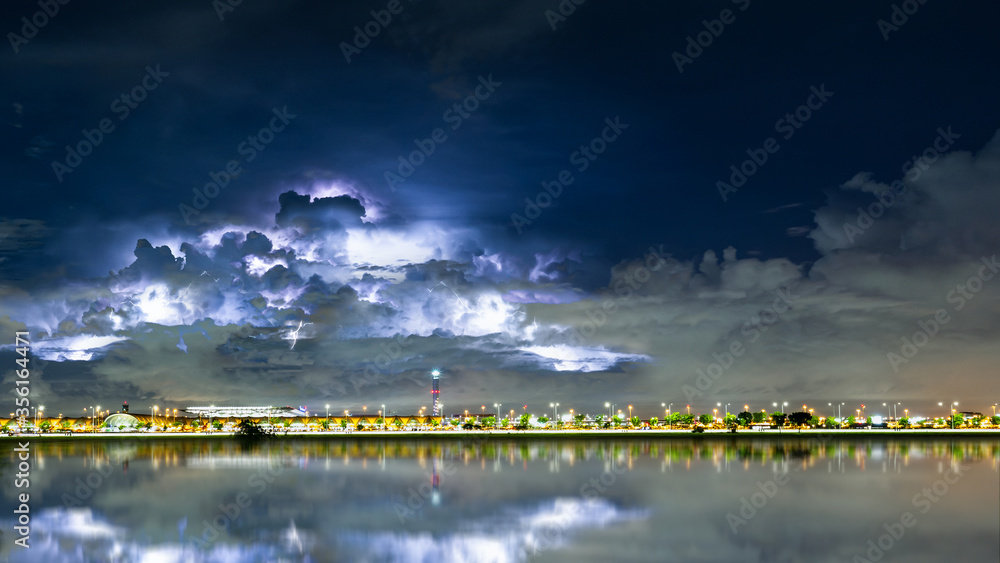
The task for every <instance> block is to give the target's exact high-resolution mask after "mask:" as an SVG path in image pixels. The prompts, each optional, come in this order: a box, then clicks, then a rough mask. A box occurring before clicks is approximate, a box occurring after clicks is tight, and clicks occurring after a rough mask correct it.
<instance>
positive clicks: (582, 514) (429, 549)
mask: <svg viewBox="0 0 1000 563" xmlns="http://www.w3.org/2000/svg"><path fill="white" fill-rule="evenodd" d="M648 516H649V511H646V510H622V509H619V508H618V507H616V506H615V505H613V504H611V503H610V502H608V501H607V500H605V499H589V500H588V499H580V498H557V499H554V500H552V501H549V502H546V503H543V504H541V505H539V506H537V507H535V508H523V509H517V510H509V511H507V513H506V514H503V515H500V516H495V517H491V518H488V519H480V520H476V521H472V522H469V523H465V524H461V525H460V526H459V528H458V529H456V530H455V531H452V532H446V533H444V534H433V533H431V532H416V533H402V532H347V533H343V534H340V539H341V542H342V546H341V547H342V548H344V549H345V550H346V551H348V552H349V553H350V554H351V558H352V560H354V561H392V562H398V563H437V562H439V561H454V562H462V561H469V562H475V563H514V562H518V561H526V560H527V559H528V557H529V555H531V554H533V553H537V552H541V551H545V550H549V549H554V548H558V547H560V546H564V545H566V544H567V543H568V539H569V537H570V536H572V535H573V534H574V533H578V532H582V531H585V530H589V529H600V528H605V527H607V526H610V525H614V524H618V523H622V522H629V521H633V520H640V519H645V518H647V517H648Z"/></svg>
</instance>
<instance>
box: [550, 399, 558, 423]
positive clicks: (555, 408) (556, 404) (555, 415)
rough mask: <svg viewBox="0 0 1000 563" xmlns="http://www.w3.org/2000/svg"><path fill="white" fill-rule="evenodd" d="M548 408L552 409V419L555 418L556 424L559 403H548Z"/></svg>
mask: <svg viewBox="0 0 1000 563" xmlns="http://www.w3.org/2000/svg"><path fill="white" fill-rule="evenodd" d="M549 406H550V407H552V408H553V409H554V410H553V411H552V412H553V413H554V414H553V418H555V419H556V422H558V421H559V403H549Z"/></svg>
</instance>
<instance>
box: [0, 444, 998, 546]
mask: <svg viewBox="0 0 1000 563" xmlns="http://www.w3.org/2000/svg"><path fill="white" fill-rule="evenodd" d="M0 447H2V448H3V451H2V456H0V460H2V461H3V466H2V470H3V473H4V476H3V487H4V489H3V490H4V499H5V503H4V504H5V507H6V508H5V510H4V512H3V513H2V514H0V520H2V522H3V528H2V530H3V536H2V538H3V546H2V548H0V555H2V556H3V557H4V558H6V557H9V558H10V561H38V562H62V561H67V562H68V561H122V562H130V561H150V562H152V561H157V562H159V561H185V562H187V561H190V562H203V561H204V562H216V561H217V562H223V561H225V562H230V561H261V562H265V561H266V562H273V561H288V562H307V561H309V562H320V561H324V562H325V561H331V562H332V561H338V562H339V561H344V562H368V561H371V562H376V561H393V562H428V563H430V562H435V563H438V562H449V561H470V562H515V561H552V562H556V561H559V562H561V561H573V562H581V561H616V562H618V561H678V562H698V561H712V562H718V561H740V562H756V561H767V562H781V561H809V562H825V561H831V562H832V561H858V560H861V561H864V560H870V561H874V560H875V559H868V557H869V556H878V557H879V559H880V560H888V561H907V562H911V563H919V562H933V563H939V562H941V561H948V560H951V559H953V558H954V556H955V554H956V553H961V554H962V557H963V560H966V561H998V560H1000V519H998V512H1000V500H998V499H1000V486H998V482H1000V473H998V461H1000V442H998V441H997V440H977V439H960V440H947V439H915V440H892V439H885V438H873V439H871V440H863V439H854V440H847V441H837V440H824V439H822V438H815V437H814V438H811V439H795V438H792V439H787V438H785V439H770V438H755V439H747V438H743V439H741V440H739V441H734V440H730V439H721V438H715V439H707V440H706V439H696V438H695V439H686V438H685V439H678V438H667V439H645V440H640V439H593V440H591V439H566V440H549V439H543V440H534V441H533V440H520V439H517V440H507V439H502V438H501V439H489V440H485V439H481V438H474V437H470V438H467V439H444V440H434V439H412V440H410V439H393V440H389V439H372V440H364V439H343V438H334V439H322V440H321V439H296V440H290V439H288V440H276V441H273V442H269V443H264V444H259V445H255V446H240V445H239V444H237V443H235V442H232V441H230V440H228V439H217V438H203V439H168V440H164V439H155V438H142V439H128V438H125V439H120V440H81V439H74V440H68V441H44V440H35V441H34V442H33V443H32V448H33V449H34V459H33V464H34V466H33V467H32V469H31V488H30V491H31V504H30V509H31V516H32V519H31V538H30V544H31V548H30V549H28V550H25V549H22V548H20V547H17V546H13V545H12V541H13V538H14V537H15V533H14V531H13V526H14V520H13V516H14V515H13V513H12V512H13V508H14V507H15V506H16V503H15V494H16V493H18V492H23V490H15V488H14V486H13V484H14V475H13V473H15V468H16V463H17V460H16V459H15V457H14V455H15V454H14V452H13V451H12V448H13V444H12V443H10V442H9V441H5V442H3V444H2V445H0ZM907 513H909V514H910V517H907V516H906V514H907ZM880 536H883V537H881V538H880ZM869 540H871V542H872V543H869ZM880 541H881V544H882V546H881V547H879V542H880ZM856 556H857V557H859V558H861V559H856V558H855V557H856Z"/></svg>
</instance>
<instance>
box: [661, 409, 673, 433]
mask: <svg viewBox="0 0 1000 563" xmlns="http://www.w3.org/2000/svg"><path fill="white" fill-rule="evenodd" d="M660 406H661V407H666V408H667V430H670V429H671V427H672V426H673V422H671V420H670V407H672V406H674V404H673V403H670V404H669V405H668V404H665V403H660Z"/></svg>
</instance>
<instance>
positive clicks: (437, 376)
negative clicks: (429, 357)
mask: <svg viewBox="0 0 1000 563" xmlns="http://www.w3.org/2000/svg"><path fill="white" fill-rule="evenodd" d="M431 376H433V379H432V380H431V404H432V405H433V406H432V407H431V413H432V414H433V415H434V416H441V406H440V405H439V402H438V400H439V398H440V396H441V390H440V389H438V383H439V382H440V381H441V372H440V371H438V370H434V371H432V372H431Z"/></svg>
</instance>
